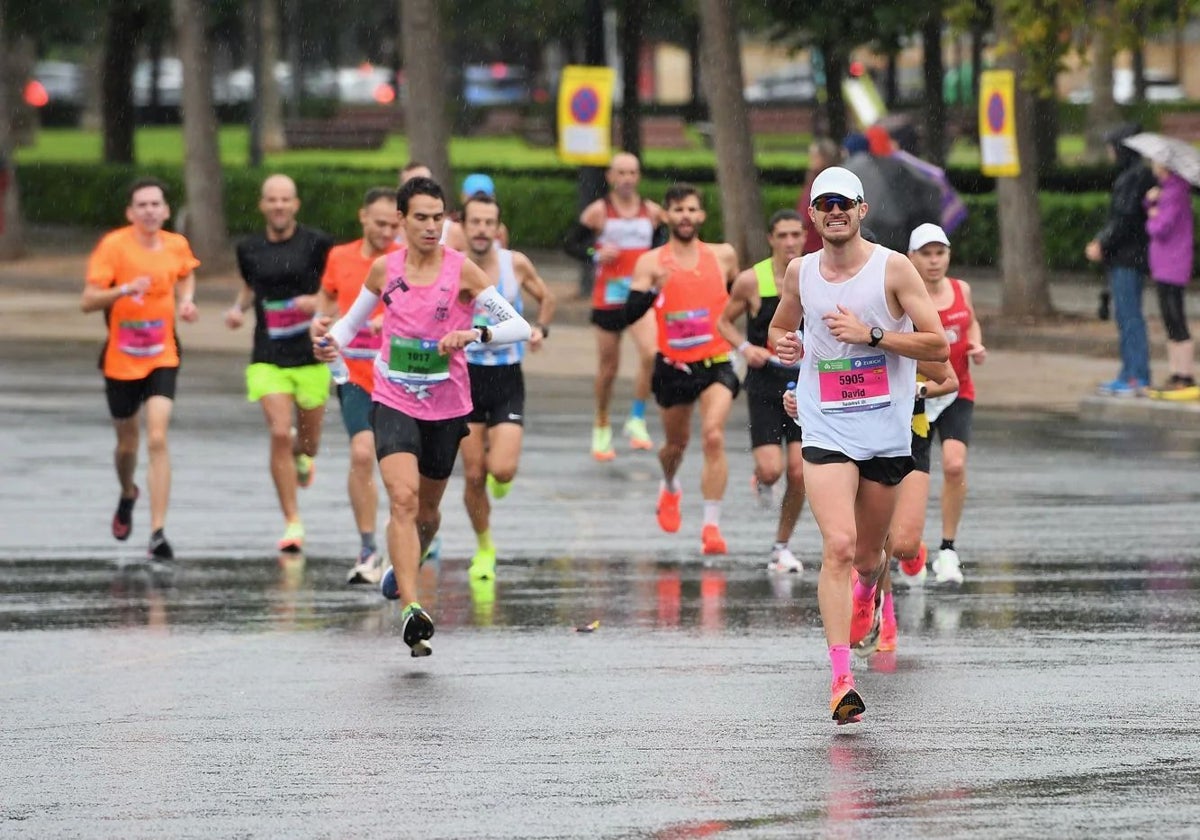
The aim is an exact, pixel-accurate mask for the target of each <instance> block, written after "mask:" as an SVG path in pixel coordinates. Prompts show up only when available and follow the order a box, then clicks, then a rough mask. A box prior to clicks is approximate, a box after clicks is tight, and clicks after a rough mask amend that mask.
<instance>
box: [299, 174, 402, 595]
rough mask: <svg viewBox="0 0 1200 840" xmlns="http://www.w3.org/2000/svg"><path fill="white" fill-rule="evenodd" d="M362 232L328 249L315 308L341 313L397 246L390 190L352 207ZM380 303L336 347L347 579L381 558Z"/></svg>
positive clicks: (354, 579)
mask: <svg viewBox="0 0 1200 840" xmlns="http://www.w3.org/2000/svg"><path fill="white" fill-rule="evenodd" d="M358 221H359V223H360V224H361V225H362V237H361V238H360V239H356V240H355V241H353V242H348V243H346V244H345V245H338V246H337V247H336V248H333V249H331V250H330V252H329V258H328V259H327V260H326V261H325V275H324V276H323V277H322V278H321V292H322V300H321V302H320V305H319V307H318V308H319V311H320V312H322V313H326V312H337V313H338V314H340V315H345V314H346V313H347V312H349V311H350V307H351V305H353V303H354V301H355V300H357V299H358V293H359V291H361V290H362V284H363V280H365V279H366V277H367V272H368V271H370V270H371V265H372V264H373V263H374V262H375V260H376V259H378V258H379V257H380V256H382V255H384V254H390V253H391V252H392V251H395V250H396V249H397V248H399V247H400V246H399V245H397V244H396V243H395V238H396V231H397V230H398V229H399V227H400V220H399V217H398V216H397V213H396V191H395V190H392V189H389V188H387V187H374V188H372V189H369V190H367V194H366V196H365V197H364V198H363V203H362V207H360V208H359V210H358ZM382 325H383V306H382V305H380V306H379V307H377V308H376V310H375V311H374V312H373V313H371V318H370V320H369V321H368V322H367V323H366V324H364V325H363V327H362V329H360V330H359V331H358V333H357V334H356V335H355V336H354V338H353V339H352V340H351V341H350V343H349V344H347V345H346V346H345V347H344V348H342V356H343V357H344V358H345V360H346V368H347V370H348V371H349V374H350V379H349V381H348V382H344V383H341V384H339V385H338V386H337V395H338V402H339V403H340V404H341V407H342V423H343V425H345V427H346V434H348V435H349V436H350V473H349V475H348V476H347V478H346V489H347V491H348V492H349V495H350V508H351V510H352V511H353V513H354V524H355V525H356V526H357V527H358V533H359V539H360V542H361V546H360V548H359V552H358V558H357V560H356V561H355V563H354V567H353V568H352V569H351V570H350V574H349V575H348V576H347V579H346V582H347V583H379V578H380V577H381V576H382V575H383V558H382V556H381V555H380V553H379V548H378V545H377V543H376V540H375V516H376V513H377V511H378V509H379V489H378V488H377V487H376V486H375V433H374V432H373V431H371V417H370V414H371V391H372V390H373V389H374V386H375V358H376V357H377V356H378V355H379V347H380V341H381V338H380V328H381V327H382Z"/></svg>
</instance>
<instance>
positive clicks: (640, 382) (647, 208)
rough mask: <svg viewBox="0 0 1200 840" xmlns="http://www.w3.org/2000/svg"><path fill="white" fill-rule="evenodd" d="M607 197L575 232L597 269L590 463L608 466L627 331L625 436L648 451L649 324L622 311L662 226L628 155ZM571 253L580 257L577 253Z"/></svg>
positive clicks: (618, 159) (613, 173)
mask: <svg viewBox="0 0 1200 840" xmlns="http://www.w3.org/2000/svg"><path fill="white" fill-rule="evenodd" d="M605 177H606V178H607V180H608V186H609V194H608V195H607V196H606V197H605V198H601V199H597V200H596V201H593V202H592V203H591V204H589V205H588V206H587V207H585V208H584V210H583V213H581V214H580V216H579V223H580V228H581V229H584V230H586V232H587V234H588V238H590V239H591V240H592V241H591V242H590V243H587V244H586V246H583V247H585V252H586V253H588V254H589V258H590V259H593V260H594V261H595V263H596V279H595V282H594V283H593V286H592V323H593V324H594V325H595V327H596V329H595V334H596V361H597V367H596V384H595V391H596V418H595V423H594V425H593V427H592V457H593V458H595V459H596V460H597V461H611V460H612V459H613V458H615V457H617V455H616V452H615V451H614V450H613V445H612V426H611V425H610V422H609V416H608V411H609V404H610V403H611V402H612V392H613V382H614V381H615V380H616V378H617V370H618V367H619V365H620V361H621V333H623V332H624V331H625V330H626V329H627V328H628V331H629V334H630V335H631V336H632V337H633V341H634V344H635V345H637V350H638V356H639V358H640V361H641V365H640V367H639V368H638V373H637V377H636V378H635V380H634V386H633V405H632V407H631V408H630V413H629V419H628V420H626V421H625V428H624V431H625V434H626V436H627V437H628V438H629V445H630V447H632V448H633V449H646V450H649V449H653V448H654V442H653V441H652V440H651V439H650V432H649V431H648V430H647V429H646V399H647V397H649V396H650V379H651V375H652V373H653V371H654V349H655V348H654V342H655V336H654V319H653V318H649V317H641V318H639V319H637V320H633V321H627V320H626V313H625V311H624V306H625V301H626V299H627V298H628V296H629V284H630V279H631V278H632V276H633V267H634V265H635V264H636V263H637V261H638V259H639V258H640V257H641V256H642V255H643V254H645V253H646V252H647V251H649V250H650V248H651V247H653V244H654V232H655V228H656V227H658V225H659V224H661V223H662V222H663V221H664V218H663V211H662V208H661V207H659V206H658V205H657V204H655V203H654V202H653V201H647V200H646V199H644V198H642V197H641V195H639V194H638V182H639V180H641V167H640V164H639V163H638V159H637V158H636V157H635V156H634V155H631V154H629V153H627V152H622V153H620V154H617V155H615V156H614V157H613V159H612V163H611V164H609V167H608V171H607V173H606V175H605ZM571 253H573V254H575V255H576V256H579V255H580V252H579V251H578V249H572V250H571Z"/></svg>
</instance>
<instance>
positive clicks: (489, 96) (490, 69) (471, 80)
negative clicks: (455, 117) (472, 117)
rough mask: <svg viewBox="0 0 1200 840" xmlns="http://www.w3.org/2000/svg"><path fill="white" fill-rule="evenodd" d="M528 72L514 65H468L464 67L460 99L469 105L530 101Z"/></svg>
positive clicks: (483, 105)
mask: <svg viewBox="0 0 1200 840" xmlns="http://www.w3.org/2000/svg"><path fill="white" fill-rule="evenodd" d="M531 96H532V92H531V90H530V87H529V74H528V73H526V71H525V68H523V67H517V66H516V65H514V64H505V63H504V62H495V63H493V64H468V65H467V66H465V67H464V68H463V99H464V100H465V101H466V104H467V105H469V106H472V107H477V108H478V107H486V106H488V105H521V104H524V103H526V102H528V101H529V100H530V98H531Z"/></svg>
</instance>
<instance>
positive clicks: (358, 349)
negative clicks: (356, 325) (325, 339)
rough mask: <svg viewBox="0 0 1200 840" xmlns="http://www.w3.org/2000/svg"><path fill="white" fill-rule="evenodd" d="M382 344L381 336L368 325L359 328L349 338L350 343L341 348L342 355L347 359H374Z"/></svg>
mask: <svg viewBox="0 0 1200 840" xmlns="http://www.w3.org/2000/svg"><path fill="white" fill-rule="evenodd" d="M382 346H383V336H381V335H380V334H379V333H377V332H373V331H372V330H371V328H370V327H369V326H365V327H362V328H360V329H359V331H358V332H356V333H355V334H354V338H352V339H350V343H349V344H347V345H346V346H345V347H343V348H342V355H343V356H345V357H346V358H347V359H374V358H375V357H376V356H378V355H379V348H381V347H382Z"/></svg>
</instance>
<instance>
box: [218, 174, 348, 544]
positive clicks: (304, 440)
mask: <svg viewBox="0 0 1200 840" xmlns="http://www.w3.org/2000/svg"><path fill="white" fill-rule="evenodd" d="M258 208H259V210H260V211H261V212H262V214H263V217H264V218H265V219H266V222H267V226H266V230H265V231H264V232H263V233H260V234H256V235H253V236H248V237H246V238H245V239H243V240H242V241H241V242H239V243H238V245H237V262H238V269H239V271H241V274H242V279H243V280H245V285H243V286H242V288H241V289H240V290H239V291H238V295H237V299H236V300H234V302H233V306H231V307H230V308H229V309H228V310H227V311H226V312H225V325H226V326H227V327H229V328H230V329H231V330H236V329H238V328H239V327H241V326H242V324H243V323H244V321H245V312H246V310H247V309H249V308H250V307H251V306H253V307H254V350H253V352H252V354H251V357H250V366H249V367H247V368H246V396H247V399H249V401H250V402H257V403H259V404H260V405H261V406H262V411H263V417H264V418H265V420H266V422H267V430H268V432H270V437H271V479H272V481H273V482H274V483H275V492H276V494H277V495H278V496H279V507H280V509H281V510H282V511H283V518H284V522H285V523H286V527H285V530H284V533H283V537H282V538H281V539H280V540H279V544H278V545H279V550H280V551H300V550H301V549H302V548H303V547H304V524H303V523H302V522H301V520H300V506H299V504H298V503H297V500H296V488H297V487H307V486H308V485H309V484H311V483H312V479H313V470H314V466H313V456H315V455H316V454H317V447H318V445H319V444H320V441H321V422H322V420H323V419H324V417H325V401H326V400H327V399H328V398H329V368H327V367H326V366H325V365H323V364H321V363H319V362H318V361H317V360H316V358H314V357H313V352H312V342H311V341H310V340H309V337H308V330H309V324H310V322H311V321H312V316H313V313H314V312H315V310H316V306H317V301H318V300H319V298H318V297H317V296H316V294H317V291H318V290H319V289H320V288H321V275H322V274H323V273H324V271H325V258H326V256H327V255H328V254H329V249H330V248H331V247H333V240H332V239H331V238H330V237H329V234H327V233H325V232H324V231H320V230H317V229H315V228H310V227H306V226H304V225H301V224H299V223H297V221H296V214H297V213H298V212H299V210H300V198H299V196H298V195H297V194H296V183H295V182H294V181H293V180H292V179H291V178H289V177H288V176H287V175H272V176H270V177H269V178H267V179H266V180H265V181H263V185H262V195H261V197H260V199H259V202H258ZM293 430H294V431H293Z"/></svg>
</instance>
